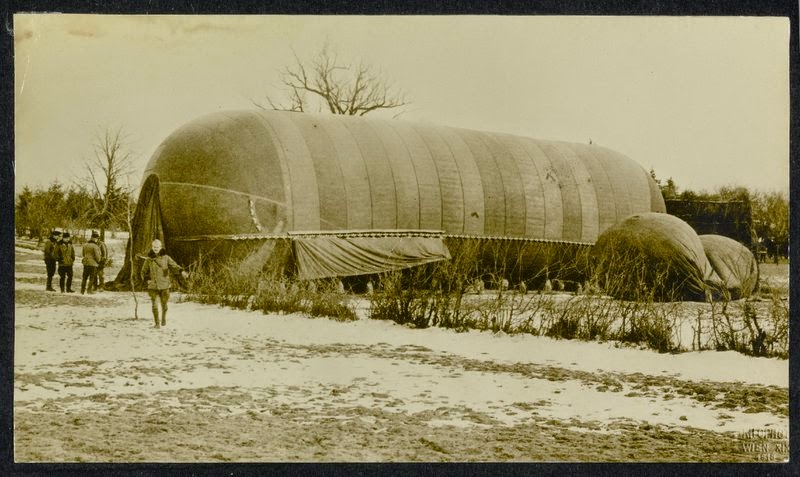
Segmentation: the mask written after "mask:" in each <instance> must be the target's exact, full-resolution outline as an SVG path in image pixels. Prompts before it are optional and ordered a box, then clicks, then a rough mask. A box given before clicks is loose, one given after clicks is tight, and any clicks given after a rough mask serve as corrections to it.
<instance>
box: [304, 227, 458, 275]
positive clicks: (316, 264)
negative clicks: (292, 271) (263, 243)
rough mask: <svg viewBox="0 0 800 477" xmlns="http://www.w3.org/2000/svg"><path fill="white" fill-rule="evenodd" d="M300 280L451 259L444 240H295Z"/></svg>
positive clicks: (425, 238) (329, 236) (354, 238)
mask: <svg viewBox="0 0 800 477" xmlns="http://www.w3.org/2000/svg"><path fill="white" fill-rule="evenodd" d="M293 242H294V247H295V256H296V260H297V271H298V273H297V275H298V278H300V279H315V278H325V277H336V276H339V277H343V276H352V275H367V274H370V273H380V272H386V271H389V270H398V269H401V268H409V267H413V266H416V265H422V264H425V263H429V262H435V261H438V260H447V259H450V252H449V251H448V250H447V247H446V246H445V244H444V242H443V241H442V239H441V237H409V236H395V237H337V236H334V235H322V236H313V237H295V238H294V239H293Z"/></svg>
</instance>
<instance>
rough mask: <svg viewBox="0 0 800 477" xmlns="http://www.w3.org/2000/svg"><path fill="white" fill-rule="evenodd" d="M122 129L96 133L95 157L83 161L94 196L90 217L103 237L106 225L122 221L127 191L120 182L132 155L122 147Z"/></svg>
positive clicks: (90, 206) (125, 210)
mask: <svg viewBox="0 0 800 477" xmlns="http://www.w3.org/2000/svg"><path fill="white" fill-rule="evenodd" d="M125 141H126V136H125V134H124V132H123V130H122V128H118V129H106V130H105V131H102V132H100V133H98V134H97V137H96V139H95V143H94V157H92V158H91V159H87V160H86V171H87V178H86V182H87V183H88V188H89V190H90V191H91V193H92V195H93V196H94V199H95V200H93V201H92V202H91V203H90V205H89V208H90V210H89V216H90V217H91V220H92V222H94V223H96V224H97V225H98V226H99V228H100V237H101V239H105V231H106V229H107V228H108V227H110V226H112V225H115V224H119V223H120V222H124V217H125V214H126V212H127V207H128V199H129V195H130V191H129V190H127V189H126V188H124V187H122V185H121V183H120V182H121V181H122V180H123V179H124V178H126V177H127V176H128V174H130V173H131V169H132V167H131V166H132V160H133V157H132V155H131V153H130V152H129V151H128V150H127V148H126V146H125Z"/></svg>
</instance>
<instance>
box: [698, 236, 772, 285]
mask: <svg viewBox="0 0 800 477" xmlns="http://www.w3.org/2000/svg"><path fill="white" fill-rule="evenodd" d="M700 242H701V243H702V244H703V250H705V254H706V258H708V261H709V263H711V267H712V268H713V269H714V272H716V274H717V275H718V276H719V278H720V280H721V281H722V284H723V286H724V288H725V289H726V290H727V291H728V293H729V294H730V298H732V299H734V300H737V299H739V298H744V297H748V296H750V295H751V294H752V293H753V290H755V289H756V286H757V285H758V263H757V262H756V258H755V257H754V256H753V253H752V252H750V250H748V249H747V247H745V246H744V245H742V244H740V243H739V242H737V241H736V240H733V239H731V238H728V237H723V236H722V235H700Z"/></svg>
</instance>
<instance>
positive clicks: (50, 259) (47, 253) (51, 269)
mask: <svg viewBox="0 0 800 477" xmlns="http://www.w3.org/2000/svg"><path fill="white" fill-rule="evenodd" d="M60 246H61V230H59V229H53V231H52V232H51V233H50V238H49V239H48V240H47V242H45V243H44V266H45V267H46V268H47V287H46V288H45V290H47V291H51V292H54V291H56V290H55V288H53V275H55V274H56V262H57V261H58V248H59V247H60Z"/></svg>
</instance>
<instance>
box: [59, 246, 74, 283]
mask: <svg viewBox="0 0 800 477" xmlns="http://www.w3.org/2000/svg"><path fill="white" fill-rule="evenodd" d="M74 263H75V247H73V246H72V238H71V237H70V236H69V232H64V235H63V237H62V238H61V244H60V245H59V246H58V285H59V287H60V288H61V293H64V291H65V290H66V292H67V293H75V290H73V289H72V264H74ZM65 286H66V287H65Z"/></svg>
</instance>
